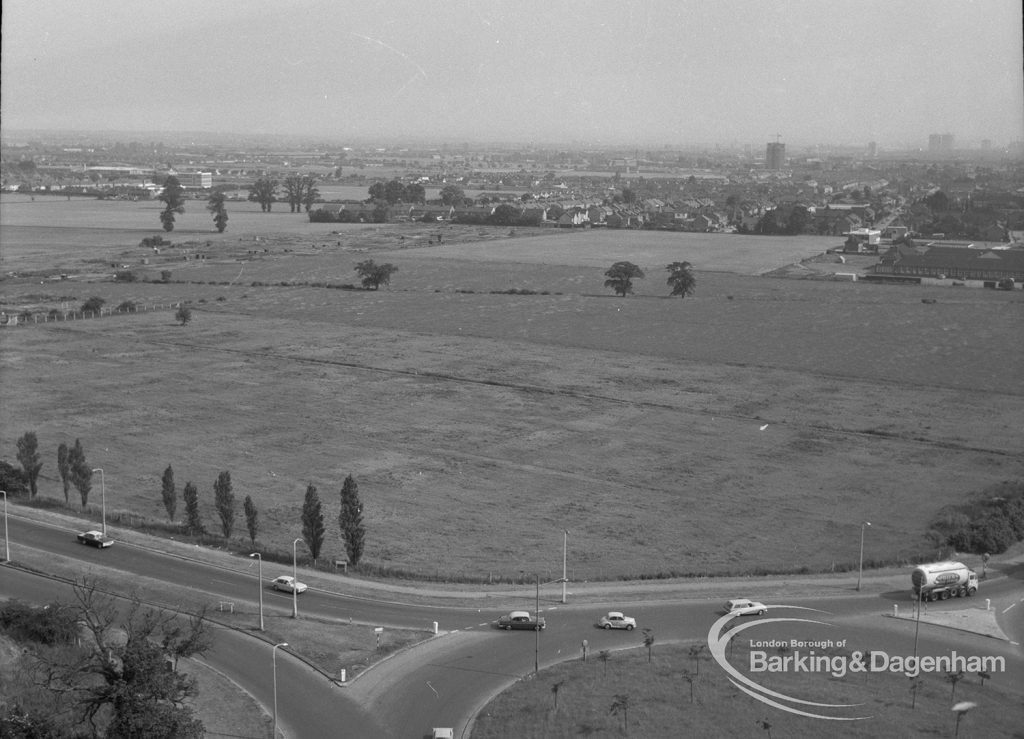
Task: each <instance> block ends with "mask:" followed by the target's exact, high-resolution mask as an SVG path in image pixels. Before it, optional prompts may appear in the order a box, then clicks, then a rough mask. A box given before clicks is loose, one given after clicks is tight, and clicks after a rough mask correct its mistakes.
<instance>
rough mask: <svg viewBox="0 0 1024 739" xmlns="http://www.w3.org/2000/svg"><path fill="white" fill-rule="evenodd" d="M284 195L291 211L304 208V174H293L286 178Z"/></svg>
mask: <svg viewBox="0 0 1024 739" xmlns="http://www.w3.org/2000/svg"><path fill="white" fill-rule="evenodd" d="M283 185H284V197H285V200H287V201H288V208H289V209H290V212H292V213H294V212H296V211H301V210H302V189H303V187H302V176H301V175H297V174H293V175H289V176H287V177H285V178H284V183H283Z"/></svg>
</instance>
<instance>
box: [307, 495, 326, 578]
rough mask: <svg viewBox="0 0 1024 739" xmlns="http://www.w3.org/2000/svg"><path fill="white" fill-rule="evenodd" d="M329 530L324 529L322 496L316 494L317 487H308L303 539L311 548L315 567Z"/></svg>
mask: <svg viewBox="0 0 1024 739" xmlns="http://www.w3.org/2000/svg"><path fill="white" fill-rule="evenodd" d="M326 533H327V529H326V528H325V527H324V511H323V506H321V505H320V496H319V495H318V494H317V492H316V486H314V485H308V486H306V499H305V500H304V501H303V502H302V538H303V539H304V540H305V541H306V546H307V547H309V553H310V554H311V555H313V566H314V567H315V566H316V560H317V558H318V557H319V556H320V550H321V549H323V546H324V535H325V534H326Z"/></svg>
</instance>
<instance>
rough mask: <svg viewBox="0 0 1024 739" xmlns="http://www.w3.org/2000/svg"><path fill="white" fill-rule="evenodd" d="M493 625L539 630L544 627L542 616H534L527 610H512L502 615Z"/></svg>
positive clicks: (508, 628)
mask: <svg viewBox="0 0 1024 739" xmlns="http://www.w3.org/2000/svg"><path fill="white" fill-rule="evenodd" d="M495 625H496V626H497V627H498V628H499V629H505V630H506V631H508V630H510V629H529V630H530V631H540V630H541V629H543V628H544V619H543V618H534V617H533V616H531V615H530V612H529V611H512V613H510V614H508V615H507V616H502V617H501V618H499V619H498V620H497V622H496V623H495Z"/></svg>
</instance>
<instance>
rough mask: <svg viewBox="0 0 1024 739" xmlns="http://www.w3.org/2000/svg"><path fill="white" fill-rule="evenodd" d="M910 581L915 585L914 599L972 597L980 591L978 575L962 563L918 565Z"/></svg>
mask: <svg viewBox="0 0 1024 739" xmlns="http://www.w3.org/2000/svg"><path fill="white" fill-rule="evenodd" d="M910 580H911V582H912V583H913V584H914V598H920V599H921V600H946V599H947V598H956V597H962V596H970V595H974V594H975V593H976V592H977V590H978V575H977V574H976V573H975V572H974V570H972V569H970V568H969V567H967V565H965V564H963V563H961V562H933V563H931V564H926V565H918V566H917V567H915V568H914V572H913V573H912V574H911V575H910Z"/></svg>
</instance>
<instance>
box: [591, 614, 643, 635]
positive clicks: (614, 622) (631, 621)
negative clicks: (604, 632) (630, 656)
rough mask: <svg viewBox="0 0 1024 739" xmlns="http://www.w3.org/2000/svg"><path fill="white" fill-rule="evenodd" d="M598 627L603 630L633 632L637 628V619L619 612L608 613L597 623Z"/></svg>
mask: <svg viewBox="0 0 1024 739" xmlns="http://www.w3.org/2000/svg"><path fill="white" fill-rule="evenodd" d="M597 625H598V626H600V627H601V628H602V629H625V630H626V631H632V630H633V629H635V628H636V619H635V618H632V617H631V616H624V615H622V613H620V612H619V611H608V613H607V614H606V615H604V616H601V620H600V621H598V622H597Z"/></svg>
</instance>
